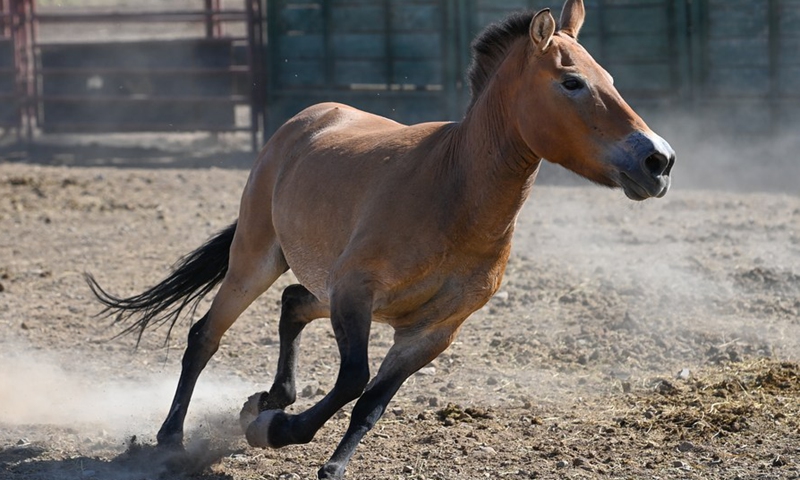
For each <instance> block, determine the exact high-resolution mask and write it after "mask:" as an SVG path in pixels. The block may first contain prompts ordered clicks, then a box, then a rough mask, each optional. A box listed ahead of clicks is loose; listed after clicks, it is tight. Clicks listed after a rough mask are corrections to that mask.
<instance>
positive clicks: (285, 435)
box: [245, 281, 372, 448]
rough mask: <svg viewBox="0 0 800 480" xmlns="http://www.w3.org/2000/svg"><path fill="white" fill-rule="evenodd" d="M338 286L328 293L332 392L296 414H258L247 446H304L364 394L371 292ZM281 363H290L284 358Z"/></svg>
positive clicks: (350, 284) (350, 285)
mask: <svg viewBox="0 0 800 480" xmlns="http://www.w3.org/2000/svg"><path fill="white" fill-rule="evenodd" d="M342 283H343V286H342V287H340V288H338V289H335V290H334V291H333V292H332V294H331V312H330V313H331V325H332V326H333V331H334V334H335V336H336V343H337V345H338V347H339V354H340V355H341V363H340V366H339V374H338V376H337V378H336V383H335V384H334V386H333V389H331V391H330V392H328V394H327V395H325V397H324V398H323V399H322V400H320V401H319V402H318V403H317V404H316V405H314V406H313V407H311V408H309V409H308V410H306V411H305V412H302V413H300V414H297V415H289V414H287V413H285V412H283V411H282V410H266V411H263V412H261V413H260V414H259V415H258V417H257V418H256V419H255V420H254V421H253V422H252V423H250V425H249V426H248V427H247V429H246V432H245V436H246V437H247V441H248V443H250V445H252V446H254V447H262V448H266V447H271V448H279V447H283V446H285V445H290V444H299V443H308V442H310V441H311V440H312V439H313V438H314V435H315V434H316V433H317V431H318V430H319V429H320V428H322V426H323V425H324V424H325V422H327V421H328V419H330V418H331V417H332V416H333V414H334V413H336V412H337V411H338V410H339V409H340V408H342V407H343V406H344V405H346V404H347V403H348V402H350V401H352V400H355V399H356V398H358V397H359V396H360V395H361V393H362V392H363V391H364V387H365V386H366V385H367V382H368V381H369V361H368V357H367V347H368V343H369V331H370V324H371V322H372V292H371V291H370V290H369V289H368V288H366V287H365V285H364V283H363V282H361V281H352V282H342ZM283 361H286V362H287V363H291V362H288V360H287V359H283ZM276 380H279V379H277V378H276ZM270 395H271V394H270ZM268 398H269V397H268Z"/></svg>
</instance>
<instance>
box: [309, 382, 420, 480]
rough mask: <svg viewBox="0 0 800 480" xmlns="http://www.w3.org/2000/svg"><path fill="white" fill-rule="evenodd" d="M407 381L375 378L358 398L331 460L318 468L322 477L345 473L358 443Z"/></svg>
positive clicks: (340, 476)
mask: <svg viewBox="0 0 800 480" xmlns="http://www.w3.org/2000/svg"><path fill="white" fill-rule="evenodd" d="M404 381H405V378H403V379H399V378H398V379H390V380H387V381H384V382H376V383H375V384H373V385H372V386H370V388H369V389H368V390H367V391H365V392H364V394H363V395H361V398H359V399H358V402H357V403H356V406H355V408H354V409H353V414H352V416H351V419H350V426H349V427H348V428H347V432H346V433H345V435H344V437H342V441H341V442H339V445H338V446H337V447H336V450H335V451H334V453H333V455H332V456H331V458H330V460H328V462H327V463H326V464H325V465H323V466H322V468H320V469H319V472H318V473H317V475H318V477H319V478H325V479H338V478H342V477H343V476H344V470H345V467H346V466H347V463H348V462H349V461H350V458H351V457H352V456H353V454H354V453H355V451H356V448H357V447H358V445H359V443H361V440H362V439H363V438H364V436H365V435H366V434H367V432H369V431H370V430H371V429H372V427H374V426H375V424H376V423H377V422H378V420H379V419H380V418H381V416H383V413H384V412H385V411H386V407H387V406H388V405H389V402H390V401H391V400H392V397H394V395H395V393H397V391H398V390H399V389H400V386H401V385H402V384H403V382H404Z"/></svg>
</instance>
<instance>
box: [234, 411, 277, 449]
mask: <svg viewBox="0 0 800 480" xmlns="http://www.w3.org/2000/svg"><path fill="white" fill-rule="evenodd" d="M277 415H285V414H284V413H283V410H266V411H264V412H261V413H260V414H259V415H258V417H256V419H255V420H253V421H252V422H250V425H249V426H248V427H247V429H245V433H244V436H245V437H246V438H247V443H249V444H250V446H251V447H258V448H278V447H279V445H274V444H273V443H271V442H270V441H269V426H270V424H271V423H272V421H273V420H274V419H275V417H276V416H277Z"/></svg>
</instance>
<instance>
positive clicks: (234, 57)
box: [0, 0, 263, 148]
mask: <svg viewBox="0 0 800 480" xmlns="http://www.w3.org/2000/svg"><path fill="white" fill-rule="evenodd" d="M196 2H197V3H200V4H201V5H200V6H201V7H202V8H186V9H177V8H176V9H171V10H166V9H164V8H157V9H153V10H150V11H142V10H141V9H139V8H137V9H128V10H127V11H126V10H124V9H120V10H111V11H109V10H107V9H106V10H98V9H94V10H81V11H77V10H67V9H64V8H61V9H59V11H53V10H52V9H51V10H50V11H47V10H46V9H41V10H38V9H37V8H36V5H35V0H0V9H1V10H0V15H2V16H0V19H2V23H1V24H0V26H1V27H2V28H0V32H2V36H1V37H0V98H2V99H11V100H12V101H10V102H8V104H5V102H3V103H4V105H3V108H0V127H6V128H16V129H17V131H18V132H20V135H24V136H26V137H27V138H28V139H30V138H31V136H32V134H33V132H34V130H38V131H39V132H41V133H43V134H47V133H108V132H185V131H212V132H223V131H248V132H249V133H250V136H251V141H252V145H253V148H256V147H257V145H258V138H257V136H258V133H259V132H260V130H261V123H262V118H263V101H262V98H263V94H262V90H263V88H262V84H263V82H262V78H263V65H262V58H263V51H262V48H263V47H262V45H263V39H262V35H263V33H262V32H263V26H262V17H263V16H262V12H261V2H260V0H242V5H243V8H242V9H229V8H223V7H222V6H221V2H220V0H196ZM99 25H105V27H103V28H105V30H106V34H103V35H96V34H95V33H96V31H97V30H98V29H100V28H101V27H98V26H99ZM109 26H110V27H109ZM154 26H158V28H156V29H155V30H154ZM123 27H128V29H129V30H131V27H132V29H133V30H136V29H140V30H141V31H142V34H141V35H138V36H137V38H122V39H120V38H116V37H115V31H112V30H117V29H119V30H122V29H123ZM195 27H198V28H195ZM226 27H230V29H231V30H234V32H233V33H231V34H226V30H227V28H226ZM178 30H186V32H183V31H182V32H181V33H180V34H176V35H174V36H173V35H172V33H171V31H176V32H177V31H178ZM195 30H197V32H195ZM57 31H60V32H66V35H62V38H57V35H56V36H54V35H53V32H57ZM87 31H90V32H93V33H92V34H91V35H83V34H84V33H85V32H87ZM187 32H188V33H187ZM172 37H174V38H172ZM12 52H13V60H9V59H8V58H7V57H12V54H11V53H12ZM12 75H13V78H14V82H13V83H10V82H9V81H8V78H10V77H11V76H12ZM243 108H244V109H246V110H247V112H246V113H247V115H242V109H243ZM243 116H244V117H249V118H247V119H243Z"/></svg>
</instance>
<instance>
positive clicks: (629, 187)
mask: <svg viewBox="0 0 800 480" xmlns="http://www.w3.org/2000/svg"><path fill="white" fill-rule="evenodd" d="M619 179H620V181H619V184H620V185H619V186H620V187H622V191H623V192H625V196H627V197H628V198H630V199H631V200H635V201H637V202H641V201H642V200H647V199H648V198H652V197H656V198H661V197H663V196H664V195H666V194H667V191H668V190H669V185H670V178H669V176H667V175H661V176H659V177H656V178H653V179H652V180H653V181H652V182H648V183H650V185H648V186H644V185H642V184H641V183H639V182H637V181H636V180H634V178H633V177H632V176H631V175H629V174H628V173H626V172H620V176H619Z"/></svg>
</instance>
